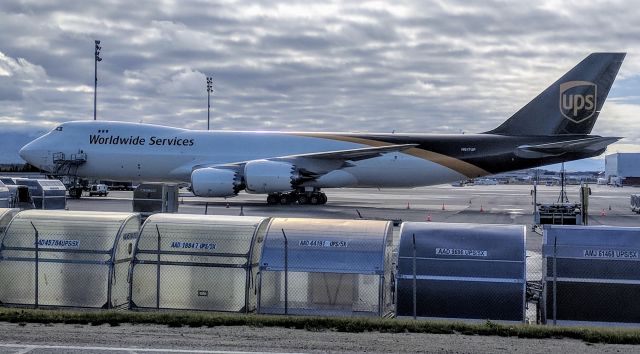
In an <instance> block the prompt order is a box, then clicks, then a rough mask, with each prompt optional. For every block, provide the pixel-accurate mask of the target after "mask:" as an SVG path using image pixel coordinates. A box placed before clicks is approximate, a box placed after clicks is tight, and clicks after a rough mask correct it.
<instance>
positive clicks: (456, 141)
mask: <svg viewBox="0 0 640 354" xmlns="http://www.w3.org/2000/svg"><path fill="white" fill-rule="evenodd" d="M581 137H582V138H583V137H585V136H584V135H582V136H530V137H527V136H503V135H495V134H461V135H439V134H411V135H409V134H356V133H305V132H286V133H285V132H243V131H198V130H186V129H179V128H171V127H164V126H156V125H149V124H132V123H124V122H108V121H79V122H68V123H64V124H62V125H61V126H59V127H58V128H56V129H55V130H53V131H51V132H49V133H48V134H46V135H44V136H42V137H41V138H39V139H37V140H35V141H33V142H32V143H30V144H29V145H27V146H25V148H23V150H21V155H22V156H23V157H24V158H25V159H26V160H27V161H29V162H30V163H31V164H33V165H36V166H38V167H40V168H42V169H44V170H46V171H54V169H55V168H54V167H55V166H54V161H53V156H54V154H58V153H63V154H64V156H66V157H67V158H69V157H71V156H72V155H74V154H78V153H82V154H86V162H85V163H83V164H80V165H79V166H78V168H77V171H76V174H77V175H78V176H80V177H86V178H91V177H95V178H100V179H108V180H116V181H131V180H137V181H157V182H189V181H190V178H191V173H192V171H193V170H194V169H196V168H200V167H208V166H224V165H226V164H237V163H242V162H245V161H254V160H262V159H272V158H278V157H283V156H292V155H304V154H312V153H319V152H329V151H338V150H351V149H359V148H368V147H372V146H386V145H394V144H415V147H411V148H409V149H407V150H404V151H401V152H389V153H384V154H381V155H380V156H377V157H373V158H368V159H363V160H356V161H349V162H348V164H345V165H344V166H341V167H340V168H339V169H334V170H333V171H331V172H328V173H326V174H324V175H322V176H320V177H319V178H316V179H314V180H309V181H305V182H304V183H302V184H301V186H313V187H318V188H334V187H379V188H383V187H416V186H426V185H434V184H440V183H446V182H453V181H459V180H465V179H469V178H476V177H481V176H486V175H491V174H496V173H500V172H506V171H512V170H519V169H523V168H530V167H535V166H541V165H545V164H552V163H557V162H561V161H569V160H575V159H581V158H585V157H590V156H594V155H597V154H599V153H601V152H602V151H598V152H593V151H589V152H578V153H575V152H574V153H566V154H562V155H560V156H547V157H544V158H522V157H519V156H518V155H517V154H516V153H515V150H516V149H517V148H518V147H519V146H522V145H527V144H540V143H553V142H561V141H567V140H571V139H577V138H581ZM587 137H588V136H587ZM58 156H60V155H58ZM299 160H300V161H301V162H300V164H301V166H302V167H303V168H304V159H299ZM314 163H315V164H316V165H317V164H318V162H317V161H316V162H314Z"/></svg>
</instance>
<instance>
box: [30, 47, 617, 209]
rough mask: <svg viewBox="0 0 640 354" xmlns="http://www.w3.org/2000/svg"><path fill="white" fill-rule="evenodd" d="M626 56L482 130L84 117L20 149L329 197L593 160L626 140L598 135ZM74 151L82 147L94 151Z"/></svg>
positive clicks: (43, 162)
mask: <svg viewBox="0 0 640 354" xmlns="http://www.w3.org/2000/svg"><path fill="white" fill-rule="evenodd" d="M624 56H625V54H624V53H594V54H591V55H589V56H588V57H587V58H585V59H584V60H583V61H582V62H580V63H579V64H578V65H577V66H575V67H574V68H573V69H571V70H570V71H569V72H567V73H566V74H565V75H564V76H562V77H561V78H560V79H559V80H558V81H556V82H554V83H553V84H552V85H551V86H549V87H548V88H547V89H546V90H544V91H543V92H542V93H541V94H539V95H538V96H537V97H536V98H534V99H533V100H532V101H531V102H529V103H528V104H527V105H525V106H524V107H523V108H522V109H520V110H519V111H518V112H516V113H515V114H514V115H513V116H512V117H511V118H509V119H508V120H507V121H505V122H504V123H503V124H502V125H500V126H499V127H497V128H495V129H493V130H491V131H488V132H485V133H480V134H461V135H442V134H398V133H395V134H355V133H309V132H251V131H197V130H187V129H180V128H171V127H165V126H158V125H151V124H136V123H125V122H110V121H75V122H67V123H63V124H61V125H59V126H58V127H56V128H55V129H53V130H52V131H50V132H49V133H47V134H45V135H44V136H42V137H40V138H38V139H36V140H34V141H32V142H31V143H29V144H27V145H26V146H24V147H23V148H22V149H21V150H20V155H21V156H22V158H24V159H25V160H26V161H27V162H29V163H30V164H32V165H34V166H37V167H39V168H41V169H43V170H45V171H49V172H51V173H59V172H60V171H61V170H62V169H63V168H64V167H65V166H66V167H67V171H68V172H69V171H70V170H72V168H70V166H71V164H73V171H72V173H73V174H75V175H77V176H79V177H86V178H100V179H108V180H116V181H131V180H138V181H148V182H151V181H156V182H162V181H166V182H187V183H191V186H192V189H193V193H194V194H195V195H197V196H202V197H232V196H235V195H236V194H238V193H239V192H240V191H243V190H244V191H246V192H247V193H263V194H267V202H268V203H270V204H276V203H283V204H286V203H292V202H298V203H300V204H324V203H326V202H327V197H326V195H325V194H324V193H322V189H324V188H340V187H363V188H369V187H370V188H386V187H417V186H427V185H434V184H441V183H447V182H453V181H459V180H465V179H471V178H477V177H482V176H488V175H492V174H496V173H501V172H506V171H513V170H520V169H524V168H531V167H537V166H543V165H547V164H555V163H559V162H564V161H571V160H577V159H583V158H587V157H592V156H597V155H599V154H601V153H603V152H604V151H605V149H606V147H607V145H609V144H611V143H613V142H615V141H617V140H618V139H619V138H617V137H601V136H597V135H589V134H590V133H591V130H592V128H593V125H594V124H595V122H596V119H597V118H598V115H599V113H600V109H601V108H602V105H603V104H604V102H605V99H606V98H607V94H608V93H609V89H610V87H611V85H612V84H613V81H614V80H615V77H616V75H617V73H618V69H619V68H620V65H621V64H622V61H623V59H624ZM74 156H82V159H78V158H75V157H74Z"/></svg>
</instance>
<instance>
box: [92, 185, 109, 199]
mask: <svg viewBox="0 0 640 354" xmlns="http://www.w3.org/2000/svg"><path fill="white" fill-rule="evenodd" d="M107 194H109V189H108V188H107V185H106V184H92V185H91V187H90V188H89V196H90V197H92V196H94V195H97V196H100V197H106V196H107Z"/></svg>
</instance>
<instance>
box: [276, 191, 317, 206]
mask: <svg viewBox="0 0 640 354" xmlns="http://www.w3.org/2000/svg"><path fill="white" fill-rule="evenodd" d="M293 203H298V204H301V205H304V204H310V205H322V204H326V203H327V195H326V194H324V193H323V192H321V191H320V190H314V191H304V190H300V191H292V192H289V193H280V192H278V193H270V194H269V195H268V196H267V204H269V205H276V204H280V205H288V204H293Z"/></svg>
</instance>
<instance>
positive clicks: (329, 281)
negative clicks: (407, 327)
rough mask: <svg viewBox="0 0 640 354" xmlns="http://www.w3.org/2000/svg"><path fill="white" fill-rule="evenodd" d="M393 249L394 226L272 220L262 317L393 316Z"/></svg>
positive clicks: (262, 271) (266, 248)
mask: <svg viewBox="0 0 640 354" xmlns="http://www.w3.org/2000/svg"><path fill="white" fill-rule="evenodd" d="M391 243H392V226H391V222H388V221H372V220H333V219H306V218H274V219H272V220H271V223H270V224H269V228H268V231H267V236H266V239H265V244H264V247H263V251H262V257H261V260H260V276H259V293H258V312H260V313H272V314H301V315H304V314H308V315H322V316H330V315H342V316H344V315H347V316H349V315H351V316H382V315H385V314H387V313H389V312H391V311H392V295H391V293H390V289H391V288H392V287H391V281H392V278H393V277H392V273H391V272H392V265H391V262H392V258H391V250H390V248H391Z"/></svg>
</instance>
